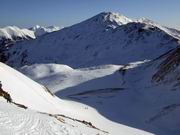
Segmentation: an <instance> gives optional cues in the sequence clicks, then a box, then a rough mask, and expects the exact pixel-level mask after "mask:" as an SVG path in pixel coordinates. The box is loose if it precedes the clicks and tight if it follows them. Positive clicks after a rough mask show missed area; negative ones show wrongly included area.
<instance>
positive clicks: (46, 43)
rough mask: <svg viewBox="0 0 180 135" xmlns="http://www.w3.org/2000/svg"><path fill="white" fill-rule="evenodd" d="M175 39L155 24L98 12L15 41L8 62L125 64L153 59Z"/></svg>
mask: <svg viewBox="0 0 180 135" xmlns="http://www.w3.org/2000/svg"><path fill="white" fill-rule="evenodd" d="M178 41H179V40H178V39H177V38H175V37H173V36H172V35H170V34H168V33H167V32H165V31H164V30H162V29H160V28H159V27H157V26H156V25H152V24H148V23H141V22H132V21H131V20H130V19H128V18H126V17H124V16H121V15H120V16H118V15H117V14H114V13H101V14H98V15H96V16H94V17H92V18H90V19H88V20H86V21H84V22H81V23H79V24H76V25H73V26H71V27H68V28H64V29H62V30H60V31H57V32H53V33H51V34H48V35H44V36H43V37H40V38H38V39H37V40H34V41H32V42H26V43H18V44H16V46H14V47H13V48H12V49H11V50H10V51H9V52H8V56H9V59H8V61H7V64H9V65H11V66H15V67H20V66H23V65H30V64H34V63H59V64H65V65H69V66H71V67H74V68H79V67H88V66H96V65H101V64H127V63H129V62H135V61H142V60H146V59H147V60H152V59H154V58H156V57H158V56H160V55H162V54H163V53H165V52H167V51H169V50H170V49H173V48H175V47H176V46H178V45H179V42H178ZM39 50H41V51H39ZM12 56H13V57H12Z"/></svg>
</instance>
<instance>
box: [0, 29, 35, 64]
mask: <svg viewBox="0 0 180 135" xmlns="http://www.w3.org/2000/svg"><path fill="white" fill-rule="evenodd" d="M30 39H35V35H34V32H33V31H30V30H28V29H20V28H18V27H16V26H7V27H5V28H0V61H1V62H5V61H6V57H7V56H5V54H4V52H5V51H7V50H8V49H9V48H10V47H11V46H12V45H14V44H15V43H16V42H18V41H23V40H30Z"/></svg>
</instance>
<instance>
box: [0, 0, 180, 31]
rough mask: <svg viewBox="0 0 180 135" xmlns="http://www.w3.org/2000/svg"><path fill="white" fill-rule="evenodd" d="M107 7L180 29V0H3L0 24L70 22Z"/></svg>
mask: <svg viewBox="0 0 180 135" xmlns="http://www.w3.org/2000/svg"><path fill="white" fill-rule="evenodd" d="M103 11H113V12H119V13H121V14H123V15H125V16H127V17H129V18H140V17H146V18H149V19H152V20H154V21H156V22H159V23H161V24H163V25H166V26H170V27H174V28H178V29H180V0H0V20H1V21H0V27H4V26H7V25H16V26H19V27H30V26H33V25H36V24H39V25H44V26H48V25H58V26H69V25H72V24H75V23H78V22H81V21H83V20H85V19H87V18H89V17H92V16H94V15H96V14H98V13H100V12H103Z"/></svg>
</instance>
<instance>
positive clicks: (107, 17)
mask: <svg viewBox="0 0 180 135" xmlns="http://www.w3.org/2000/svg"><path fill="white" fill-rule="evenodd" d="M93 18H94V19H96V20H97V19H99V20H101V21H103V22H111V23H115V24H118V25H122V24H127V23H129V22H132V20H131V19H129V18H127V17H126V16H124V15H121V14H119V13H114V12H101V13H100V14H98V15H96V16H95V17H93Z"/></svg>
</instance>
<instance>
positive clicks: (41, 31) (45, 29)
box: [30, 25, 61, 37]
mask: <svg viewBox="0 0 180 135" xmlns="http://www.w3.org/2000/svg"><path fill="white" fill-rule="evenodd" d="M60 29H61V28H60V27H58V26H48V27H43V26H39V25H36V26H34V27H32V28H30V30H32V31H34V34H35V35H36V37H38V36H42V35H44V34H46V33H51V32H54V31H58V30H60Z"/></svg>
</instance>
